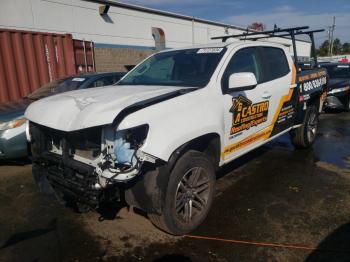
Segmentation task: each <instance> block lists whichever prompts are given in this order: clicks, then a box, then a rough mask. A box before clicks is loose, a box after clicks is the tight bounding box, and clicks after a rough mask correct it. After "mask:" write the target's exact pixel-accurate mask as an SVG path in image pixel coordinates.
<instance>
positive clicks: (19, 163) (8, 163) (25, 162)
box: [0, 158, 32, 166]
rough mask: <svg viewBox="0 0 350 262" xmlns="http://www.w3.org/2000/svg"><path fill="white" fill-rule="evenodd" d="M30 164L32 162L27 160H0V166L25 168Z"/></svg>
mask: <svg viewBox="0 0 350 262" xmlns="http://www.w3.org/2000/svg"><path fill="white" fill-rule="evenodd" d="M31 163H32V161H31V160H30V159H29V158H19V159H10V160H0V166H25V165H29V164H31Z"/></svg>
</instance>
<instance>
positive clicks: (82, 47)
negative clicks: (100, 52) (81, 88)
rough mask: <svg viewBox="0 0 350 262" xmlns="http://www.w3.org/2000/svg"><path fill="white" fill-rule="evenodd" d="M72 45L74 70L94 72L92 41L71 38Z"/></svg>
mask: <svg viewBox="0 0 350 262" xmlns="http://www.w3.org/2000/svg"><path fill="white" fill-rule="evenodd" d="M73 46H74V58H75V69H76V72H77V73H78V74H79V73H87V72H95V59H94V43H93V42H89V41H84V40H76V39H73Z"/></svg>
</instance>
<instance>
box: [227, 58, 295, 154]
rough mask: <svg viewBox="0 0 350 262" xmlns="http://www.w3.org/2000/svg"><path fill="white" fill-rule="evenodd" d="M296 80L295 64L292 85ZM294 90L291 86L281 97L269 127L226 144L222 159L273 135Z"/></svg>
mask: <svg viewBox="0 0 350 262" xmlns="http://www.w3.org/2000/svg"><path fill="white" fill-rule="evenodd" d="M295 82H296V70H295V66H294V64H293V67H292V81H291V85H294V84H295ZM293 91H294V88H290V89H289V92H288V94H287V95H285V96H283V97H282V98H281V100H280V102H279V104H278V107H277V110H276V113H275V115H274V116H273V119H272V124H271V125H269V126H268V127H267V128H265V129H263V130H261V131H259V132H257V133H255V134H252V135H250V136H248V137H246V138H245V139H243V140H241V141H238V142H237V143H234V144H231V145H228V146H226V147H225V148H224V151H223V152H222V153H221V159H222V160H224V159H225V157H226V156H227V155H230V154H232V153H233V152H235V151H237V150H239V149H241V148H243V147H246V146H248V145H250V144H252V143H254V142H256V141H259V140H266V139H268V138H269V137H270V135H271V132H272V130H273V127H274V126H275V123H276V122H277V119H278V116H279V114H280V112H281V110H282V107H283V105H284V103H286V102H288V101H290V99H291V98H292V95H293Z"/></svg>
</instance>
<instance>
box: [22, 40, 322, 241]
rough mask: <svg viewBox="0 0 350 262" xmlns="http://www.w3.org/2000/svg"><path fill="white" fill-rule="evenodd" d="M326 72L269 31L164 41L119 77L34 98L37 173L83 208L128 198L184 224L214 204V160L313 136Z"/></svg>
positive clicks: (175, 226)
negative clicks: (265, 36) (168, 46)
mask: <svg viewBox="0 0 350 262" xmlns="http://www.w3.org/2000/svg"><path fill="white" fill-rule="evenodd" d="M326 83H327V73H326V71H325V70H324V69H320V68H315V69H313V70H309V71H303V72H302V71H299V72H298V71H297V69H296V67H295V63H294V62H293V60H292V57H291V55H290V54H289V52H288V51H286V50H285V48H284V47H283V46H280V45H276V44H270V43H267V42H259V41H237V42H233V43H219V44H210V45H205V46H196V47H190V48H182V49H175V50H166V51H163V52H160V53H157V54H154V55H152V56H150V57H149V58H147V59H146V60H145V61H143V62H142V63H140V64H139V65H138V66H136V67H135V68H134V69H133V70H132V71H131V72H130V73H129V74H127V75H126V76H125V77H124V78H123V79H122V80H121V81H120V82H119V83H118V84H117V85H114V86H110V87H103V88H96V89H88V90H81V91H73V92H68V93H64V94H60V95H56V96H53V97H49V98H46V99H42V100H40V101H38V102H35V103H33V104H31V105H30V106H29V108H28V109H27V111H26V113H25V115H26V117H27V118H28V119H29V121H30V125H29V129H28V132H27V133H28V139H29V140H30V142H31V147H32V155H33V175H34V177H35V179H36V181H37V183H38V185H39V186H40V188H41V189H42V190H43V191H44V192H47V193H50V194H54V195H55V196H57V198H58V199H60V200H61V201H64V202H65V203H73V204H74V205H76V207H78V208H80V209H84V207H91V208H97V207H98V206H99V204H100V203H101V202H104V201H124V200H125V201H126V203H127V204H128V205H131V206H135V207H137V208H140V209H142V210H144V211H146V212H147V213H148V214H149V218H150V219H151V221H152V222H153V223H154V224H155V225H156V226H157V227H159V228H161V229H162V230H164V231H167V232H169V233H171V234H176V235H181V234H185V233H187V232H189V231H191V230H193V229H194V228H196V227H197V226H198V225H199V224H200V223H201V222H202V221H203V220H204V219H205V217H206V215H207V213H208V211H209V209H210V206H211V204H212V202H213V196H214V190H215V179H216V176H215V171H216V169H217V168H218V167H221V166H223V165H225V164H227V163H228V162H230V161H232V160H234V159H236V158H238V157H239V156H242V155H244V154H246V153H247V152H249V151H251V150H253V149H254V148H257V147H259V146H261V145H263V144H265V143H267V142H268V141H270V140H272V139H274V138H276V137H278V136H280V135H282V134H285V133H287V132H289V133H290V134H291V139H292V141H293V144H294V145H295V146H296V147H303V148H305V147H309V146H310V145H311V144H312V143H313V142H314V140H315V137H316V131H317V126H318V114H319V112H320V110H321V108H322V103H323V100H324V98H325V85H326Z"/></svg>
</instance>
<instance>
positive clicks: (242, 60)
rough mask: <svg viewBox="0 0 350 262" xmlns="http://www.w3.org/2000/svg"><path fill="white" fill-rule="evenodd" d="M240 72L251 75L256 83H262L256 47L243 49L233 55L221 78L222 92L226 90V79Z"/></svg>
mask: <svg viewBox="0 0 350 262" xmlns="http://www.w3.org/2000/svg"><path fill="white" fill-rule="evenodd" d="M242 72H250V73H253V74H254V75H255V77H256V80H257V82H258V83H261V82H262V81H261V80H262V71H261V65H260V59H259V54H258V50H257V48H256V47H248V48H243V49H241V50H239V51H237V52H236V53H235V54H234V55H233V57H232V58H231V60H230V62H229V63H228V65H227V67H226V70H225V73H224V75H223V78H222V83H221V85H222V88H223V90H226V89H227V88H228V79H229V77H230V75H231V74H234V73H242Z"/></svg>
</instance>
